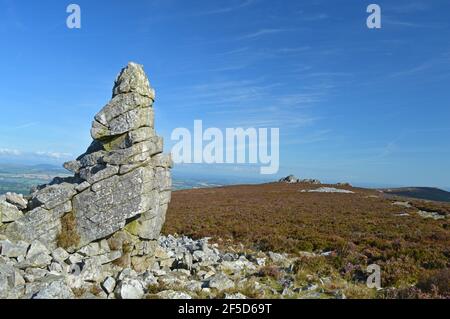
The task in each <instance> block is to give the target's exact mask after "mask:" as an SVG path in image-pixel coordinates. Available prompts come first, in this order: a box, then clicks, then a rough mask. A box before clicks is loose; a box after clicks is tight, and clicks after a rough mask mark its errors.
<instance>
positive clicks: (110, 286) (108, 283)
mask: <svg viewBox="0 0 450 319" xmlns="http://www.w3.org/2000/svg"><path fill="white" fill-rule="evenodd" d="M102 287H103V289H104V290H105V292H106V293H107V294H110V293H112V292H113V291H114V288H116V280H115V279H114V278H113V277H108V278H106V279H105V281H104V282H103V283H102Z"/></svg>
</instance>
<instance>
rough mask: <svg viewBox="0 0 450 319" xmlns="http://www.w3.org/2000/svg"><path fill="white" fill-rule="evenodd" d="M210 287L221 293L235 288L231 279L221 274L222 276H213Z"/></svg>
mask: <svg viewBox="0 0 450 319" xmlns="http://www.w3.org/2000/svg"><path fill="white" fill-rule="evenodd" d="M208 287H209V288H214V289H217V290H219V291H223V290H227V289H231V288H233V287H234V282H233V281H232V280H231V279H230V278H228V277H227V276H226V275H225V274H223V273H220V274H217V275H215V276H213V277H212V278H211V279H210V280H209V284H208Z"/></svg>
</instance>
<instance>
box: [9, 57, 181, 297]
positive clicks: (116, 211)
mask: <svg viewBox="0 0 450 319" xmlns="http://www.w3.org/2000/svg"><path fill="white" fill-rule="evenodd" d="M154 100H155V92H154V90H153V89H152V88H151V87H150V82H149V80H148V79H147V77H146V75H145V72H144V70H143V67H142V66H141V65H138V64H136V63H129V64H128V66H127V67H126V68H124V69H123V70H122V71H121V72H120V74H119V76H118V77H117V79H116V81H115V84H114V88H113V98H112V100H111V101H110V102H109V103H108V104H106V106H105V107H103V109H102V110H100V112H99V113H98V114H97V115H96V116H95V119H94V121H93V123H92V128H91V135H92V138H93V139H94V141H93V142H92V144H91V145H90V146H89V148H88V149H87V151H86V152H85V153H84V154H82V155H81V156H80V157H78V158H77V159H76V160H74V161H71V162H67V163H65V164H64V167H65V168H66V169H67V170H69V171H71V172H72V173H73V174H75V175H74V176H73V177H71V178H64V179H62V178H57V179H55V180H54V181H52V182H51V183H50V184H48V185H44V186H41V187H38V189H37V190H36V191H34V192H33V193H32V195H31V199H30V201H29V202H28V205H27V203H26V201H24V200H23V198H22V199H21V198H18V197H17V196H9V199H8V202H6V201H1V202H0V203H1V205H2V206H1V211H2V212H3V211H6V208H7V209H8V211H7V212H8V213H3V214H2V215H0V217H1V216H4V217H3V219H4V221H3V223H9V225H6V226H5V227H6V231H5V235H6V236H7V237H8V238H10V239H12V240H15V241H19V240H24V241H27V242H33V241H35V240H39V241H40V242H42V243H43V244H45V245H46V246H47V247H48V248H50V249H55V248H56V247H57V246H58V243H59V242H64V245H65V247H64V248H67V249H68V250H69V252H70V251H71V252H74V251H76V250H77V249H79V248H82V247H83V246H86V245H88V244H89V243H92V242H96V241H99V240H101V239H104V238H108V237H110V236H112V235H113V234H115V233H116V232H118V231H119V230H122V229H124V228H125V227H126V229H127V231H128V232H129V233H130V234H131V235H130V236H132V242H133V243H134V245H136V247H138V246H139V245H137V243H139V242H148V241H154V240H156V239H157V238H158V236H159V233H160V231H161V228H162V226H163V223H164V221H165V215H166V211H167V207H168V203H169V201H170V197H171V188H172V182H171V173H170V169H171V167H172V165H173V163H172V160H171V158H170V156H168V155H164V154H162V152H163V140H162V138H161V137H159V136H157V134H156V132H155V130H154V110H153V102H154ZM11 201H12V202H13V203H12V204H14V205H16V206H18V207H20V208H25V207H27V208H28V209H29V212H26V213H25V214H24V215H23V216H22V212H20V211H19V210H17V209H16V207H15V206H14V205H11V204H10V203H9V202H11ZM3 207H6V208H3ZM13 209H16V210H14V214H12V213H10V211H11V212H12V210H13ZM0 225H1V224H0ZM5 227H3V228H5ZM139 247H141V248H139V250H140V251H145V252H146V254H147V255H151V254H152V253H153V249H154V247H156V245H140V246H139ZM142 247H145V249H143V248H142ZM69 248H70V249H69ZM86 252H87V250H86ZM87 253H88V254H90V252H87ZM57 255H61V256H57V258H55V259H58V260H59V261H61V262H62V261H63V259H65V258H67V255H66V254H63V253H61V254H59V253H58V254H57ZM45 256H49V254H48V253H40V254H36V256H34V257H30V259H33V260H29V261H33V264H35V265H37V266H40V265H41V264H42V263H45V264H46V263H47V262H48V258H47V257H45ZM99 256H101V258H100V259H101V260H100V259H99V262H100V263H103V262H107V261H110V260H111V259H115V258H118V257H120V255H119V253H118V252H111V253H110V252H109V251H105V252H102V254H101V255H99ZM41 257H42V258H41ZM44 257H45V258H44ZM128 257H130V256H128ZM34 259H36V260H34ZM25 262H26V261H25ZM123 285H124V284H123V283H122V286H123ZM125 286H126V285H125ZM119 289H120V287H119ZM126 289H127V288H126V287H125V290H126ZM55 291H56V290H55ZM51 293H52V294H53V291H52V292H51ZM44 295H45V294H44Z"/></svg>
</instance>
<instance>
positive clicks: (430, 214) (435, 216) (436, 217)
mask: <svg viewBox="0 0 450 319" xmlns="http://www.w3.org/2000/svg"><path fill="white" fill-rule="evenodd" d="M417 214H418V215H419V216H421V217H422V218H425V219H427V218H431V219H434V220H440V219H445V218H446V217H445V215H441V214H439V213H437V212H427V211H423V210H419V211H418V212H417Z"/></svg>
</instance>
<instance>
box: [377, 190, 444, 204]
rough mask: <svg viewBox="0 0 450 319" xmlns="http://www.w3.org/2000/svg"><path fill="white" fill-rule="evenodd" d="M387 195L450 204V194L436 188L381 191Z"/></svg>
mask: <svg viewBox="0 0 450 319" xmlns="http://www.w3.org/2000/svg"><path fill="white" fill-rule="evenodd" d="M379 190H380V191H381V192H383V193H384V194H387V195H395V196H402V197H408V198H416V199H425V200H433V201H438V202H450V192H447V191H445V190H442V189H439V188H435V187H400V188H384V189H379Z"/></svg>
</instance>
